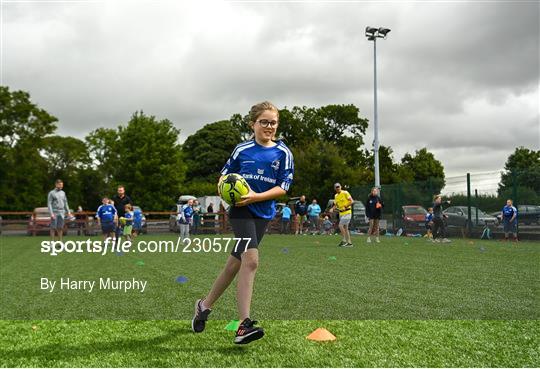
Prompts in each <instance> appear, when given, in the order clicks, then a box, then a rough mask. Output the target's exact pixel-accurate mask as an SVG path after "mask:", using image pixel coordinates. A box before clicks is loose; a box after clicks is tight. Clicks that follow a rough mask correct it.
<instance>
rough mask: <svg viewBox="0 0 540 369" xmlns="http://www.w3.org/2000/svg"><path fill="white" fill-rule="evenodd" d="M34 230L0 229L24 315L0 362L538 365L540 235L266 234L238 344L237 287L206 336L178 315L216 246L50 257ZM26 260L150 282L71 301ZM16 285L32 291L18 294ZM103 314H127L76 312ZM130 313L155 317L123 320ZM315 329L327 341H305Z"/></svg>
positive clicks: (15, 300)
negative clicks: (233, 326) (518, 238)
mask: <svg viewBox="0 0 540 369" xmlns="http://www.w3.org/2000/svg"><path fill="white" fill-rule="evenodd" d="M175 237H176V236H175V235H148V236H143V237H141V239H146V240H150V239H171V240H172V239H174V238H175ZM44 239H46V238H43V237H15V236H14V237H0V267H1V269H0V277H1V279H0V280H1V282H2V286H1V292H2V294H1V298H2V302H1V304H0V305H1V308H2V311H1V312H0V313H1V314H2V316H4V319H6V318H5V315H6V313H9V314H11V313H13V312H15V313H21V312H22V314H21V315H23V316H24V315H28V316H29V318H27V319H25V320H2V321H0V332H1V334H0V366H2V367H13V366H21V367H30V366H34V367H35V366H42V367H50V366H60V367H64V366H66V367H69V366H73V367H81V366H83V367H147V366H154V367H189V366H191V367H227V366H231V367H263V366H270V367H303V366H306V367H352V366H354V367H362V366H367V367H370V366H381V367H392V366H395V367H403V366H428V367H440V366H444V367H456V366H457V367H460V366H461V367H463V366H464V367H485V366H489V367H538V366H540V354H539V347H540V342H539V337H540V323H539V321H538V311H539V309H538V307H539V306H538V286H539V272H540V271H539V269H540V268H538V266H539V265H540V263H539V261H540V259H539V255H540V253H539V251H540V243H532V242H522V243H519V244H513V243H504V242H487V241H479V240H454V242H453V243H451V244H431V243H428V242H427V241H426V240H425V239H416V238H403V237H401V238H384V237H383V238H382V243H381V244H370V245H367V244H366V243H365V238H364V237H354V239H353V240H354V243H355V247H354V248H352V249H340V248H337V247H336V244H337V242H338V241H339V239H338V238H337V237H333V236H298V237H294V236H279V235H268V236H266V237H265V239H264V241H263V245H262V246H261V261H260V268H259V272H258V274H257V279H256V285H255V294H254V300H253V305H252V312H253V316H252V317H253V318H254V319H257V320H259V321H260V322H261V325H262V326H263V327H264V329H265V331H266V336H265V337H264V338H263V339H262V340H260V341H257V342H253V343H252V344H250V345H247V346H245V347H243V346H242V347H239V346H236V345H234V344H233V343H232V340H233V337H234V332H232V331H228V330H226V329H225V327H226V326H227V324H228V323H229V322H230V321H231V319H237V316H236V308H235V306H236V305H235V299H234V295H235V288H234V286H231V287H232V288H231V289H229V290H228V291H227V292H226V293H225V295H224V296H223V298H222V299H221V300H220V301H219V302H218V304H217V305H216V306H215V310H214V312H213V313H212V315H211V316H210V320H209V322H208V325H207V330H206V331H205V332H204V333H202V334H198V335H197V334H194V333H192V332H191V329H190V321H189V320H188V319H190V317H191V315H192V313H193V311H192V309H193V303H194V301H195V298H199V297H201V296H203V295H204V294H205V293H206V292H207V290H208V289H209V288H210V285H211V283H212V282H213V280H214V278H215V276H216V275H217V274H218V273H219V271H220V270H221V268H222V267H223V264H224V261H225V259H226V254H224V253H199V254H177V255H174V254H173V255H172V254H141V253H137V254H131V253H123V254H122V255H116V254H114V253H113V254H110V255H108V256H103V257H102V256H99V255H88V254H78V255H75V254H74V255H68V254H64V255H60V256H55V257H51V256H47V255H40V254H39V243H40V242H41V240H44ZM69 239H78V238H76V237H73V238H69ZM284 248H286V249H287V252H284V251H283V250H284ZM141 261H142V263H140V262H141ZM24 268H29V269H30V268H34V269H33V270H34V271H35V270H37V271H38V272H39V273H46V274H47V275H48V276H51V277H54V276H57V277H58V276H62V275H64V274H66V273H77V272H78V273H80V274H81V275H85V276H88V277H92V276H95V275H107V274H109V275H117V276H119V277H122V276H124V277H129V276H130V275H136V276H138V277H144V278H148V281H149V282H148V283H149V286H148V287H147V290H146V291H145V292H144V293H142V294H141V293H139V292H137V293H138V295H137V294H135V293H133V294H130V293H125V292H118V291H115V292H111V291H108V292H107V293H105V294H104V295H103V296H101V295H99V294H95V293H87V292H79V295H80V298H72V297H73V296H77V292H74V291H69V293H67V292H66V293H64V294H60V295H55V294H54V293H48V292H40V291H38V289H39V288H38V285H37V283H38V281H37V280H32V279H31V278H28V276H27V275H26V274H25V270H24ZM38 275H39V274H38ZM8 282H9V284H8ZM13 283H16V286H14V285H13ZM34 284H36V285H35V286H34ZM14 287H17V289H16V288H14ZM25 288H30V289H35V290H33V292H32V293H31V294H26V295H25V294H22V295H17V293H18V292H16V291H17V290H19V291H20V290H24V289H25ZM46 293H48V294H49V295H50V296H48V295H46ZM40 294H43V295H40ZM140 295H143V296H144V297H136V296H140ZM36 296H37V297H36ZM39 296H42V297H41V298H40V297H39ZM44 296H48V297H44ZM51 296H53V297H55V298H54V299H53V298H51ZM47 298H48V299H49V300H48V301H49V303H47V304H44V303H43V301H44V300H46V299H47ZM136 298H138V299H139V300H136ZM57 299H58V300H59V301H56V300H57ZM55 309H56V310H55ZM115 309H116V310H115ZM151 309H158V311H157V312H156V313H154V314H150V313H151ZM111 311H112V312H119V313H118V314H117V315H118V316H115V315H114V314H113V315H108V314H109V313H110V312H111ZM51 312H52V314H51V315H49V314H50V313H51ZM91 312H94V313H93V314H92V313H91ZM63 316H69V317H76V318H75V319H76V320H64V319H62V317H63ZM77 316H78V318H77ZM107 316H109V317H112V319H121V318H122V317H124V320H82V319H88V318H89V317H94V318H104V317H107ZM140 316H144V317H147V318H148V319H154V320H125V319H126V317H127V318H131V317H134V318H136V317H140ZM287 317H288V319H286V320H279V318H287ZM49 318H54V319H62V320H43V319H49ZM159 318H162V319H169V320H155V319H159ZM412 319H416V320H412ZM478 319H485V320H478ZM319 327H323V328H326V329H327V330H328V331H330V332H331V333H332V334H333V335H335V336H336V337H337V339H336V341H331V342H313V341H309V340H307V339H306V336H308V335H309V334H310V333H311V332H313V331H314V330H315V329H317V328H319Z"/></svg>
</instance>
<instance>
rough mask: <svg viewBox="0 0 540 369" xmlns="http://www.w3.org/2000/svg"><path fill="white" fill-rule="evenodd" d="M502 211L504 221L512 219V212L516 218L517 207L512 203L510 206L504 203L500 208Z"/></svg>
mask: <svg viewBox="0 0 540 369" xmlns="http://www.w3.org/2000/svg"><path fill="white" fill-rule="evenodd" d="M502 213H503V218H504V220H506V221H509V220H510V219H512V217H513V216H514V214H516V219H517V209H516V208H515V207H514V206H512V205H510V206H508V205H505V206H504V208H503V210H502Z"/></svg>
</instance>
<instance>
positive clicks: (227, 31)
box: [2, 1, 540, 171]
mask: <svg viewBox="0 0 540 369" xmlns="http://www.w3.org/2000/svg"><path fill="white" fill-rule="evenodd" d="M3 7H4V25H3V30H4V31H5V34H4V49H3V50H2V60H3V71H4V74H3V79H4V83H5V84H8V85H9V86H10V87H11V88H12V89H24V90H27V91H29V92H30V93H31V94H32V97H33V99H34V100H35V101H36V102H38V103H39V104H40V105H41V106H43V107H44V108H45V109H47V110H48V111H50V112H51V113H53V114H55V115H56V116H58V117H59V118H60V124H59V126H60V129H59V131H60V133H61V134H70V135H74V136H77V137H83V136H84V135H85V134H87V133H88V132H89V131H91V130H92V129H95V128H97V127H100V126H105V127H115V126H117V125H118V124H120V123H123V122H126V121H127V120H128V119H129V117H130V115H131V114H132V113H133V112H134V111H135V110H139V109H142V110H144V111H145V112H146V113H148V114H153V115H156V116H157V117H159V118H168V119H170V120H171V121H173V122H174V123H175V125H176V126H177V127H178V128H180V129H181V130H182V134H181V136H182V138H183V139H185V137H187V135H189V134H191V133H193V132H195V131H196V130H197V129H198V128H200V127H202V125H203V124H205V123H209V122H212V121H216V120H220V119H226V118H228V117H230V116H231V115H232V114H233V113H237V112H239V113H246V112H247V110H248V109H249V107H250V106H251V104H253V103H254V102H256V101H260V100H263V99H270V100H272V101H274V102H275V103H276V104H278V105H280V106H289V107H291V106H294V105H308V106H321V105H326V104H330V103H353V104H355V105H357V106H358V107H359V108H360V111H361V114H362V115H363V116H365V117H367V118H369V119H370V120H371V118H372V116H373V95H372V89H373V75H372V72H373V65H372V62H373V61H372V57H373V54H372V52H373V50H372V47H373V46H372V44H371V43H369V42H368V41H366V40H365V37H364V36H363V32H364V28H365V26H366V25H373V26H379V25H381V26H387V27H389V28H392V32H391V33H390V35H389V38H388V39H387V40H384V41H381V42H379V43H378V67H379V94H380V95H379V97H380V105H379V108H380V120H381V141H382V143H383V144H385V145H391V146H392V147H393V148H394V151H395V153H396V154H395V158H396V159H399V158H400V157H401V156H402V155H403V154H404V153H405V152H406V151H409V152H412V151H414V149H417V148H420V147H423V146H428V148H430V149H431V150H434V151H435V153H436V155H437V157H438V158H439V159H441V160H442V161H443V164H444V165H445V167H446V168H447V170H448V171H460V170H461V171H467V170H472V169H471V168H473V167H474V169H475V170H479V171H481V170H483V169H482V168H484V169H485V170H492V169H497V168H501V167H502V166H503V164H504V160H505V159H506V156H507V155H508V154H509V153H510V152H511V151H512V150H513V148H514V147H515V146H518V145H525V146H529V147H535V146H536V147H538V146H540V143H539V142H538V140H539V134H540V133H539V122H538V81H539V69H538V68H539V56H538V53H539V46H538V45H539V39H540V36H539V32H538V25H539V19H538V14H539V13H538V7H539V4H538V3H534V2H518V3H516V2H508V3H502V2H492V3H487V2H481V3H446V2H443V3H432V2H430V3H418V2H414V3H405V4H401V3H400V4H396V3H392V4H390V3H337V4H331V3H292V4H286V3H246V4H244V3H227V2H217V3H212V6H207V4H205V5H202V4H200V3H196V2H182V3H180V2H171V1H159V2H135V3H127V2H102V3H78V4H68V5H65V4H52V3H48V4H35V3H23V4H15V3H8V4H3ZM427 30H429V32H428V31H427ZM535 99H536V100H535ZM531 101H533V103H531ZM534 101H536V102H535V103H534ZM509 117H512V120H513V122H512V124H509V123H508V120H509ZM371 130H372V127H369V131H368V135H367V136H366V140H365V142H366V146H367V147H369V143H370V142H371V140H372V133H371ZM460 150H467V153H468V154H467V155H472V156H473V157H477V158H481V160H480V161H479V162H478V164H475V163H476V162H474V163H473V162H471V161H470V160H465V159H463V156H462V155H461V154H459V153H460V152H461V151H460Z"/></svg>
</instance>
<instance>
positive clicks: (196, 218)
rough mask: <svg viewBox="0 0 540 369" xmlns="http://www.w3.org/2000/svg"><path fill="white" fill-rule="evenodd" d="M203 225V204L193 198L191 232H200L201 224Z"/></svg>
mask: <svg viewBox="0 0 540 369" xmlns="http://www.w3.org/2000/svg"><path fill="white" fill-rule="evenodd" d="M200 225H201V206H200V205H199V201H198V200H193V226H192V227H191V234H197V233H199V226H200Z"/></svg>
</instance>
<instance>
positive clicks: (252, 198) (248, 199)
mask: <svg viewBox="0 0 540 369" xmlns="http://www.w3.org/2000/svg"><path fill="white" fill-rule="evenodd" d="M257 201H259V194H258V193H257V192H253V191H252V190H249V192H248V194H247V195H244V196H242V201H238V202H237V203H236V204H235V205H234V206H246V205H248V204H252V203H254V202H257Z"/></svg>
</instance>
